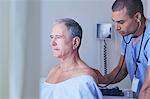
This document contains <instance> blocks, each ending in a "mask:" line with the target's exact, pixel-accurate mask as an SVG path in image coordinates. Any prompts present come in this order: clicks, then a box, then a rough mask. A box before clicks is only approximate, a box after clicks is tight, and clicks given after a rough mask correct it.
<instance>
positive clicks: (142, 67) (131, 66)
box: [121, 20, 150, 95]
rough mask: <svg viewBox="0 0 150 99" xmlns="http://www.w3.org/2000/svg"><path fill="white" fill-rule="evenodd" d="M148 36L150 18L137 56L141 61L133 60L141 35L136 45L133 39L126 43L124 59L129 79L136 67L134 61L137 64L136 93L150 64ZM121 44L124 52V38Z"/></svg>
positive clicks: (127, 39) (127, 38) (149, 35)
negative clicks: (137, 80) (137, 81)
mask: <svg viewBox="0 0 150 99" xmlns="http://www.w3.org/2000/svg"><path fill="white" fill-rule="evenodd" d="M131 36H132V35H129V36H126V37H125V40H126V41H129V39H130V38H131ZM149 38H150V20H148V21H147V25H146V30H145V33H144V39H143V43H142V48H141V53H140V58H139V60H140V62H141V63H137V62H135V60H136V59H137V57H138V54H139V49H140V45H141V40H142V36H141V37H140V39H139V41H138V42H137V43H136V45H134V46H133V39H132V40H131V42H130V43H129V44H128V45H127V50H126V57H125V59H126V65H127V70H128V74H129V76H130V79H131V81H132V80H133V76H134V72H135V69H136V64H135V63H137V64H138V70H137V74H136V78H138V79H139V80H140V84H139V86H138V92H137V95H139V92H140V89H141V87H142V85H143V84H144V80H145V77H146V70H147V66H148V65H149V64H150V63H148V61H149V62H150V40H149V41H148V42H147V40H148V39H149ZM146 42H147V45H146V47H145V48H144V46H145V44H146ZM121 46H122V53H125V46H126V44H125V42H124V40H122V45H121ZM135 54H136V55H135ZM145 56H146V57H147V58H148V60H147V59H146V57H145ZM135 57H136V58H135Z"/></svg>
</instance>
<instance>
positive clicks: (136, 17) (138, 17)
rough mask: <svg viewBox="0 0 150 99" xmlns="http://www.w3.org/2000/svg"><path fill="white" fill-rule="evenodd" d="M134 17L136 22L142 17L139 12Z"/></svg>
mask: <svg viewBox="0 0 150 99" xmlns="http://www.w3.org/2000/svg"><path fill="white" fill-rule="evenodd" d="M134 16H135V19H136V20H137V22H139V21H141V19H142V15H141V13H140V12H137V13H136V14H135V15H134Z"/></svg>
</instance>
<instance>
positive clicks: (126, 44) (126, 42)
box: [100, 21, 146, 88]
mask: <svg viewBox="0 0 150 99" xmlns="http://www.w3.org/2000/svg"><path fill="white" fill-rule="evenodd" d="M139 22H140V21H139ZM139 22H138V23H139ZM140 27H141V22H140V23H139V26H138V28H137V30H136V31H135V32H134V33H136V32H137V31H138V30H139V28H140ZM145 30H146V27H144V31H143V35H142V40H141V44H140V49H139V53H138V57H137V59H136V61H135V64H136V69H135V71H134V75H136V73H137V69H138V64H137V63H141V61H140V60H139V58H140V54H141V49H142V43H143V39H144V32H145ZM134 33H132V34H134ZM127 36H129V35H126V36H123V41H124V42H125V52H124V56H123V61H122V63H121V67H120V69H119V71H118V72H117V74H116V75H115V77H114V78H113V79H112V80H111V81H110V82H108V83H107V84H106V85H105V86H100V87H101V88H105V87H107V86H109V85H110V84H111V83H112V82H113V81H114V80H115V79H116V78H117V76H118V74H119V73H120V71H121V69H122V67H123V64H124V61H125V56H126V51H127V46H128V44H130V42H131V40H132V39H133V38H135V36H131V37H130V39H129V40H128V41H126V40H125V37H127Z"/></svg>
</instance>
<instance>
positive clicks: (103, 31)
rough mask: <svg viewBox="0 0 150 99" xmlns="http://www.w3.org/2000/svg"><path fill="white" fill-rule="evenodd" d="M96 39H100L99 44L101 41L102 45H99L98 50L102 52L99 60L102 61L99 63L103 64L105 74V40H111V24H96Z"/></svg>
mask: <svg viewBox="0 0 150 99" xmlns="http://www.w3.org/2000/svg"><path fill="white" fill-rule="evenodd" d="M96 33H97V38H98V39H100V42H101V41H103V43H101V45H100V47H101V48H102V49H101V48H100V49H101V50H103V52H102V54H101V55H103V58H100V59H102V60H103V62H102V60H100V61H101V63H103V66H104V74H107V72H108V70H107V69H108V49H109V48H108V47H109V45H108V41H107V40H111V39H112V24H111V23H101V24H97V32H96ZM100 57H101V56H100Z"/></svg>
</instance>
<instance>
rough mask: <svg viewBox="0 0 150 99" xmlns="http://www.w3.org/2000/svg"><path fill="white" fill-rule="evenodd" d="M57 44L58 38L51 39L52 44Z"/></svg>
mask: <svg viewBox="0 0 150 99" xmlns="http://www.w3.org/2000/svg"><path fill="white" fill-rule="evenodd" d="M56 45H57V43H56V39H55V38H53V39H51V46H56Z"/></svg>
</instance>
